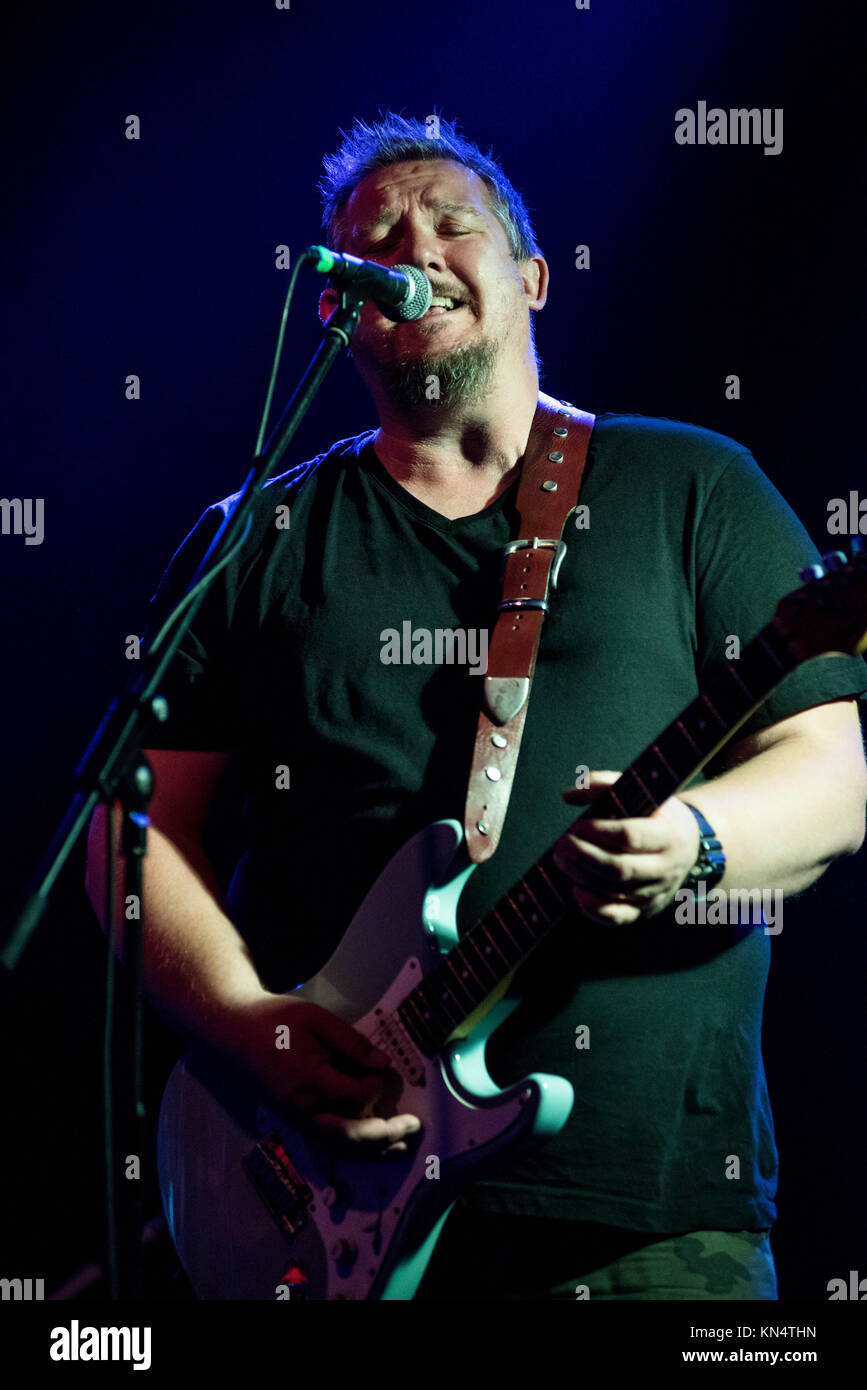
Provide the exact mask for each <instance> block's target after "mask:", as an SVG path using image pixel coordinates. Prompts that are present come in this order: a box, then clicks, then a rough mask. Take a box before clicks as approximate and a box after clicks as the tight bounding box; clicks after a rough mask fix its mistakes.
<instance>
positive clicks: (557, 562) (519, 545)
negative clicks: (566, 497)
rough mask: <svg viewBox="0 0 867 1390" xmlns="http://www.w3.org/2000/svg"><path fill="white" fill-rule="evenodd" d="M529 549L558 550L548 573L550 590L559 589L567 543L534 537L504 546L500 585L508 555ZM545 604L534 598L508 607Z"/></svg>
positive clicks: (519, 601)
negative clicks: (559, 575)
mask: <svg viewBox="0 0 867 1390" xmlns="http://www.w3.org/2000/svg"><path fill="white" fill-rule="evenodd" d="M574 510H575V508H574V507H573V508H572V511H574ZM570 515H571V513H570ZM528 548H529V549H530V550H541V549H545V550H556V552H557V553H556V555H555V556H554V563H553V565H552V566H551V568H550V570H549V571H548V588H549V589H556V587H557V576H558V574H559V573H560V566H561V565H562V563H563V557H564V556H565V554H566V542H565V541H559V540H558V541H547V540H541V539H540V538H539V537H538V536H534V537H533V539H532V540H531V541H527V540H520V541H509V543H508V544H507V545H504V546H503V558H502V560H501V562H500V583H501V584H502V582H503V575H504V574H505V572H506V557H507V556H508V555H512V554H514V552H515V551H516V550H526V549H528ZM546 596H547V595H546ZM543 603H544V601H543V600H542V599H532V598H528V599H523V598H516V599H511V600H510V601H509V603H508V605H507V606H508V607H509V608H519V607H523V608H540V607H542V606H543ZM503 606H504V605H503V604H500V607H501V608H502V607H503ZM544 606H545V608H546V609H547V604H545V605H544Z"/></svg>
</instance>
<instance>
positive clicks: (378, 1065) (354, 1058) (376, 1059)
mask: <svg viewBox="0 0 867 1390" xmlns="http://www.w3.org/2000/svg"><path fill="white" fill-rule="evenodd" d="M310 1030H311V1032H312V1033H315V1034H316V1036H317V1037H318V1038H319V1039H320V1040H321V1041H322V1042H324V1043H327V1045H328V1048H329V1050H330V1051H332V1052H339V1053H342V1054H343V1056H344V1057H345V1058H346V1059H347V1060H348V1061H350V1062H353V1063H355V1065H356V1066H358V1067H363V1068H365V1069H366V1070H368V1071H387V1069H388V1068H389V1067H390V1066H391V1060H390V1058H388V1057H386V1055H385V1053H384V1052H380V1051H379V1049H378V1048H376V1047H374V1046H373V1044H372V1043H370V1042H368V1040H367V1038H365V1037H364V1036H363V1034H361V1033H359V1032H358V1030H357V1029H356V1028H353V1027H352V1025H351V1024H349V1023H346V1022H344V1020H343V1019H342V1018H338V1017H337V1015H336V1014H332V1013H329V1012H328V1011H327V1010H325V1009H320V1010H318V1011H317V1013H316V1015H315V1017H313V1018H311V1020H310Z"/></svg>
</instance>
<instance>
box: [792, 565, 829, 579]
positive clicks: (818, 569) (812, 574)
mask: <svg viewBox="0 0 867 1390" xmlns="http://www.w3.org/2000/svg"><path fill="white" fill-rule="evenodd" d="M798 577H799V578H800V580H801V583H802V584H812V582H813V580H814V579H824V577H825V571H824V570H823V568H822V566H821V565H807V567H806V569H802V570H798Z"/></svg>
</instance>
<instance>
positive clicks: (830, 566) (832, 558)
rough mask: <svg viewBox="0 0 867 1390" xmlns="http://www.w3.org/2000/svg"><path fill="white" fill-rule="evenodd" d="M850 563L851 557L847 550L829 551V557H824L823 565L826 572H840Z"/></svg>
mask: <svg viewBox="0 0 867 1390" xmlns="http://www.w3.org/2000/svg"><path fill="white" fill-rule="evenodd" d="M848 563H849V557H848V555H847V554H846V552H845V550H829V551H828V554H827V555H823V556H822V564H823V565H824V566H825V569H826V570H839V569H842V568H843V566H844V565H848Z"/></svg>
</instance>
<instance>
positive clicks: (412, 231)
mask: <svg viewBox="0 0 867 1390" xmlns="http://www.w3.org/2000/svg"><path fill="white" fill-rule="evenodd" d="M398 250H399V252H400V259H401V261H403V263H404V264H405V265H414V266H418V268H419V270H423V271H424V272H425V274H426V275H430V274H431V273H432V272H434V273H439V274H442V272H443V271H444V270H445V268H446V264H445V256H444V254H443V248H442V244H441V243H440V240H439V238H438V237H437V235H436V233H435V232H434V231H433V230H432V229H431V228H430V227H425V226H423V225H421V224H414V223H411V224H410V225H409V226H408V227H407V228H406V229H405V232H404V236H403V239H402V242H401V245H400V247H399V248H398Z"/></svg>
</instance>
